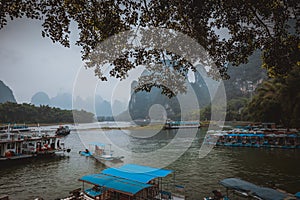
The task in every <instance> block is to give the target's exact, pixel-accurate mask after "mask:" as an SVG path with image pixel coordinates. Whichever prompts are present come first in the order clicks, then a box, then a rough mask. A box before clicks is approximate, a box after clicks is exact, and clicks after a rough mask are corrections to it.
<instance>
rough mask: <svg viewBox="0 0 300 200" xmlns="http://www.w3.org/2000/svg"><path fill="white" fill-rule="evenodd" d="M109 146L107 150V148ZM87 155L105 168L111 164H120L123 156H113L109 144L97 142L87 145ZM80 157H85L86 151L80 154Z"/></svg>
mask: <svg viewBox="0 0 300 200" xmlns="http://www.w3.org/2000/svg"><path fill="white" fill-rule="evenodd" d="M107 146H109V148H107ZM88 150H89V152H92V153H89V155H91V156H92V157H94V158H95V159H96V160H97V161H99V162H101V163H102V164H104V165H106V166H111V165H113V164H117V163H122V162H123V161H122V159H123V158H124V156H114V155H113V151H112V150H111V144H107V145H106V144H103V143H99V142H93V143H90V144H89V149H88ZM81 155H85V156H87V154H86V151H84V152H81Z"/></svg>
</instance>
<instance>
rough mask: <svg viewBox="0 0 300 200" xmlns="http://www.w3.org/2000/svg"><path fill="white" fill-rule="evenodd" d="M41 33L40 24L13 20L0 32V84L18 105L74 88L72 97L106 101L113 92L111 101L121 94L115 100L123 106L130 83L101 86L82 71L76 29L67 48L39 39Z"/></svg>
mask: <svg viewBox="0 0 300 200" xmlns="http://www.w3.org/2000/svg"><path fill="white" fill-rule="evenodd" d="M41 30H42V27H41V22H39V21H36V20H30V19H15V20H13V21H10V22H9V23H8V25H7V26H5V27H4V28H3V29H2V30H0V44H1V45H0V66H1V68H0V70H1V71H0V80H2V81H3V82H4V83H5V84H6V85H8V86H9V87H10V88H11V89H12V90H13V93H14V96H15V98H16V100H17V101H18V102H19V103H21V102H30V100H31V97H32V96H33V95H34V94H35V93H36V92H39V91H44V92H46V93H47V94H48V95H49V97H50V98H51V97H53V96H56V95H57V93H64V92H69V93H72V92H73V90H74V85H76V87H77V88H75V90H76V95H81V96H82V97H83V98H86V97H88V96H90V95H94V94H95V93H97V94H99V95H101V96H102V97H103V98H104V99H106V100H109V101H110V100H111V95H112V91H116V90H117V92H115V93H116V94H114V98H115V97H116V96H120V94H121V93H124V91H126V92H125V93H126V95H125V96H127V97H125V96H124V94H123V96H122V95H121V97H118V98H119V99H118V100H121V101H123V102H124V101H125V99H127V98H128V97H129V95H130V87H129V86H130V82H127V83H126V82H122V84H119V81H116V80H115V81H113V82H111V81H110V82H106V83H103V82H100V81H99V80H98V79H97V78H96V77H95V76H94V74H93V69H89V70H86V69H85V68H84V67H83V63H82V61H81V53H80V50H81V48H80V47H78V46H76V45H74V43H75V41H76V39H77V37H78V32H77V30H76V26H74V25H73V26H72V27H71V48H66V47H63V46H62V45H61V44H59V43H53V42H52V41H51V40H50V39H49V38H43V37H42V36H41ZM83 68H84V69H83ZM78 74H79V75H78ZM78 76H79V77H80V78H76V77H78ZM78 83H80V84H78ZM116 88H117V89H116Z"/></svg>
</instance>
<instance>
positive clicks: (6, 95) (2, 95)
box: [0, 80, 17, 103]
mask: <svg viewBox="0 0 300 200" xmlns="http://www.w3.org/2000/svg"><path fill="white" fill-rule="evenodd" d="M5 102H14V103H15V102H17V101H16V99H15V96H14V94H13V91H12V90H11V89H10V88H9V87H8V86H7V85H5V83H4V82H3V81H1V80H0V103H5Z"/></svg>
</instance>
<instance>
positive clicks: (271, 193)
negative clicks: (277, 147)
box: [204, 178, 298, 200]
mask: <svg viewBox="0 0 300 200" xmlns="http://www.w3.org/2000/svg"><path fill="white" fill-rule="evenodd" d="M220 184H221V185H222V186H224V187H225V188H226V196H224V195H222V194H221V193H220V192H219V191H218V192H215V193H214V195H215V196H214V197H205V198H204V200H210V199H211V200H213V199H218V200H221V199H228V200H229V199H231V197H229V196H233V195H235V198H232V199H236V198H237V197H236V196H238V197H245V198H247V199H249V198H253V199H259V200H285V199H298V197H297V194H298V193H296V194H295V195H294V194H290V193H287V192H285V191H282V190H275V189H273V188H268V187H262V186H258V185H255V184H253V183H250V182H247V181H244V180H241V179H239V178H226V179H223V180H221V181H220ZM214 191H216V190H214ZM214 191H213V192H214ZM230 194H231V195H230Z"/></svg>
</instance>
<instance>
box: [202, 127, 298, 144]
mask: <svg viewBox="0 0 300 200" xmlns="http://www.w3.org/2000/svg"><path fill="white" fill-rule="evenodd" d="M216 137H217V138H218V139H217V142H216V143H215V144H216V146H225V147H255V148H260V147H264V148H283V149H296V148H300V136H299V134H298V133H297V132H282V131H280V132H272V133H270V132H267V133H266V132H263V130H256V131H249V130H240V129H234V130H230V131H222V132H221V131H217V132H215V133H209V134H208V135H207V136H206V138H205V142H207V141H210V139H211V138H216ZM214 141H215V140H214Z"/></svg>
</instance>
